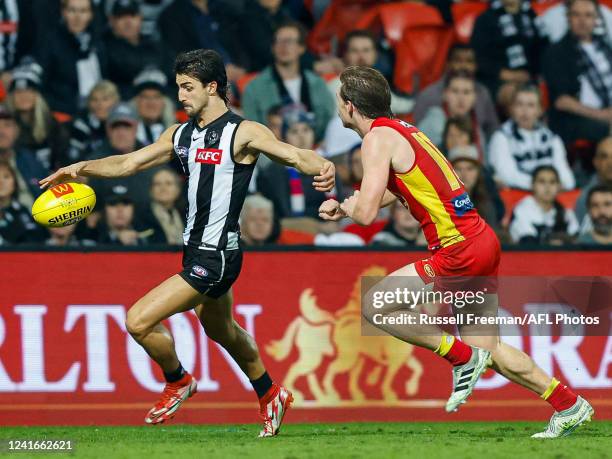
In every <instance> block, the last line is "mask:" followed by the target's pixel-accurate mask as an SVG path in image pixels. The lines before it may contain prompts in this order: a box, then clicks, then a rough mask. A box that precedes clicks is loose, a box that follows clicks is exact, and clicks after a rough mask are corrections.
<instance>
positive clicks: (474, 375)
mask: <svg viewBox="0 0 612 459" xmlns="http://www.w3.org/2000/svg"><path fill="white" fill-rule="evenodd" d="M471 347H472V357H471V358H470V360H469V361H468V362H467V363H465V364H463V365H457V366H455V367H453V392H452V394H451V396H450V397H449V399H448V401H447V402H446V411H447V412H448V413H450V412H451V411H457V410H458V409H459V405H461V404H462V403H465V402H466V401H467V399H468V397H469V396H470V394H471V393H472V391H473V390H474V386H475V385H476V383H477V382H478V379H479V378H480V376H481V375H482V374H483V373H484V372H485V371H486V370H487V367H488V366H489V365H491V364H492V363H493V362H492V361H491V353H490V352H489V351H485V350H484V349H480V348H479V347H474V346H471Z"/></svg>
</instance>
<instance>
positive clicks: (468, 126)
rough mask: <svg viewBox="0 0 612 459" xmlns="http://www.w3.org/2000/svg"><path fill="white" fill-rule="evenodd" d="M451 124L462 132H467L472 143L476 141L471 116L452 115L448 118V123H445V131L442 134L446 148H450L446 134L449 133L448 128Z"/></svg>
mask: <svg viewBox="0 0 612 459" xmlns="http://www.w3.org/2000/svg"><path fill="white" fill-rule="evenodd" d="M451 126H455V127H456V128H457V129H459V130H460V131H461V132H464V133H466V134H467V135H468V136H469V138H470V143H474V142H475V140H476V139H475V135H474V125H473V124H472V120H471V119H470V117H469V116H451V117H450V118H449V119H447V120H446V124H445V125H444V133H443V134H442V143H443V144H444V148H445V149H448V145H446V134H448V130H449V128H450V127H451Z"/></svg>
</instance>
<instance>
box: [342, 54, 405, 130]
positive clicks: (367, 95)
mask: <svg viewBox="0 0 612 459" xmlns="http://www.w3.org/2000/svg"><path fill="white" fill-rule="evenodd" d="M340 82H341V83H342V86H341V87H340V97H341V98H342V100H343V101H345V102H352V104H353V105H354V106H355V108H356V109H357V110H359V113H361V114H362V115H363V116H365V117H366V118H369V119H376V118H379V117H381V116H386V117H391V116H393V114H392V113H391V89H390V88H389V83H388V82H387V80H386V79H385V77H384V76H383V75H382V73H380V72H379V71H378V70H374V69H372V68H369V67H360V66H351V67H347V68H346V69H344V71H343V72H342V73H341V74H340Z"/></svg>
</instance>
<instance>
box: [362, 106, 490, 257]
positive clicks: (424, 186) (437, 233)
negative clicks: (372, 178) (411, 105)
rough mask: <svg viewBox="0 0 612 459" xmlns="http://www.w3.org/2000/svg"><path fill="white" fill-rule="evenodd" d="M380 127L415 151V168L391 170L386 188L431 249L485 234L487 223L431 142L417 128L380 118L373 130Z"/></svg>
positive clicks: (445, 160)
mask: <svg viewBox="0 0 612 459" xmlns="http://www.w3.org/2000/svg"><path fill="white" fill-rule="evenodd" d="M381 126H386V127H390V128H392V129H395V130H396V131H397V132H399V133H400V134H401V135H402V136H403V137H404V138H405V139H406V140H407V141H408V142H409V143H410V146H411V147H412V149H413V150H414V155H415V159H414V164H413V166H412V167H411V168H410V169H409V170H408V171H406V172H396V171H394V170H393V168H391V170H390V171H389V183H388V185H387V188H388V189H389V191H391V192H392V193H393V194H394V195H395V196H397V198H398V199H399V200H400V201H401V202H402V204H404V206H406V207H407V208H409V209H410V212H411V213H412V215H413V216H414V218H416V219H417V220H418V221H419V223H420V224H421V228H422V229H423V232H424V234H425V238H426V239H427V244H428V248H429V250H432V251H436V250H438V249H440V248H442V247H448V246H451V245H453V244H456V243H458V242H461V241H465V240H467V239H470V238H473V237H475V236H477V235H478V234H480V233H481V232H482V231H484V229H485V228H486V227H487V224H486V223H485V221H484V220H483V219H482V218H481V217H480V215H478V212H477V211H476V209H475V208H474V204H473V203H472V201H471V200H470V197H469V196H468V193H467V192H466V191H465V188H464V186H463V183H462V182H461V180H459V177H457V174H456V173H455V171H454V170H453V168H452V166H451V165H450V163H449V162H448V160H447V159H446V158H445V157H444V155H443V154H442V153H441V152H440V150H438V149H437V148H436V146H435V145H434V144H433V143H432V142H431V140H429V139H428V138H427V136H426V135H425V134H423V133H422V132H421V131H419V130H418V129H417V128H416V127H415V126H412V125H411V124H408V123H406V122H404V121H401V120H396V119H390V118H377V119H376V120H375V121H374V122H373V123H372V126H371V128H370V129H373V128H376V127H381Z"/></svg>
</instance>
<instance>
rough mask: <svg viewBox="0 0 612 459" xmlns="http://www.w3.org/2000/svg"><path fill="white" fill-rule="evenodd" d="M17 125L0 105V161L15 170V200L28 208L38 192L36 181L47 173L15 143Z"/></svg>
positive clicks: (17, 131) (26, 151) (17, 135)
mask: <svg viewBox="0 0 612 459" xmlns="http://www.w3.org/2000/svg"><path fill="white" fill-rule="evenodd" d="M18 137H19V126H17V122H16V121H15V117H14V115H13V114H12V113H11V112H10V111H9V110H8V109H7V108H6V106H4V105H0V161H6V162H8V163H9V164H10V166H11V167H12V168H13V169H14V170H15V174H16V177H17V189H18V195H17V200H18V201H19V203H20V204H22V205H23V206H25V207H26V208H28V209H30V208H31V207H32V204H33V203H34V198H36V197H37V196H38V195H39V194H40V193H41V190H40V187H39V186H38V181H39V180H41V179H42V178H44V177H46V176H47V175H49V170H48V169H45V168H44V166H43V165H42V164H40V162H39V161H38V160H37V159H36V156H35V155H34V153H32V152H31V151H29V150H27V149H25V148H21V147H18V146H17V145H16V142H17V138H18Z"/></svg>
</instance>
